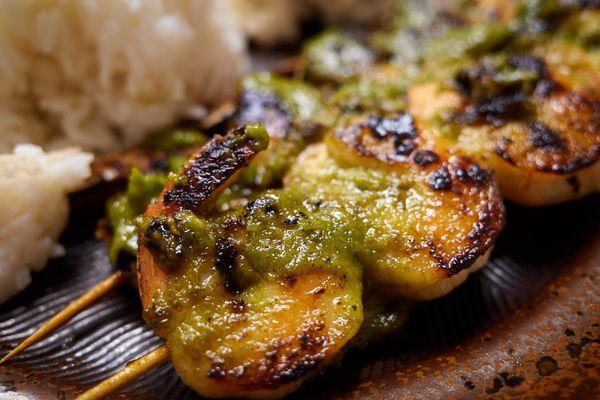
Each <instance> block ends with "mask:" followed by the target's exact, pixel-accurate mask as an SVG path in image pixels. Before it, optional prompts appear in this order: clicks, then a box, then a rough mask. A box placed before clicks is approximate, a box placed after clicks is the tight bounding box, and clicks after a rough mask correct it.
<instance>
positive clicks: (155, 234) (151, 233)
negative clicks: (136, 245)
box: [140, 217, 186, 272]
mask: <svg viewBox="0 0 600 400" xmlns="http://www.w3.org/2000/svg"><path fill="white" fill-rule="evenodd" d="M140 241H141V243H142V244H143V245H144V246H146V247H147V248H148V250H150V252H151V253H152V255H153V256H154V257H155V258H156V259H157V261H158V264H159V266H160V267H161V268H162V269H163V270H165V271H167V272H169V271H172V270H174V269H176V268H178V267H179V266H181V264H182V263H183V262H184V260H185V257H186V251H185V249H186V245H185V243H184V238H183V237H182V236H181V235H180V233H179V232H178V230H177V228H176V226H175V222H174V220H173V218H162V217H161V218H159V217H155V218H152V219H150V221H149V222H148V224H147V225H146V226H145V227H144V229H142V231H141V237H140Z"/></svg>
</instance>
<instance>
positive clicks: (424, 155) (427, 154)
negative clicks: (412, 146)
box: [412, 150, 440, 167]
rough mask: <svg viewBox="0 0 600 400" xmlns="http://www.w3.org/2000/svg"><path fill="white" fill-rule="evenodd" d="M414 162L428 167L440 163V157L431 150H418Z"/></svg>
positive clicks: (414, 154) (414, 155)
mask: <svg viewBox="0 0 600 400" xmlns="http://www.w3.org/2000/svg"><path fill="white" fill-rule="evenodd" d="M412 157H413V161H414V162H415V164H417V165H420V166H422V167H426V166H428V165H431V164H435V163H437V162H439V161H440V158H439V157H438V155H437V154H436V153H435V152H433V151H431V150H417V151H415V152H414V153H413V156H412Z"/></svg>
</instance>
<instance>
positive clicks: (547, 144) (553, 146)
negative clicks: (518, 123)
mask: <svg viewBox="0 0 600 400" xmlns="http://www.w3.org/2000/svg"><path fill="white" fill-rule="evenodd" d="M528 134H529V141H530V142H531V144H532V145H533V146H534V147H537V148H538V149H540V150H542V151H545V152H556V151H562V152H564V151H566V150H567V148H566V146H565V141H564V139H562V138H561V137H560V136H559V135H558V133H556V132H555V131H553V130H551V129H550V128H549V127H548V126H546V125H545V124H543V123H541V122H532V123H531V124H529V131H528Z"/></svg>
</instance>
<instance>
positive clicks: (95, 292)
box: [0, 271, 129, 365]
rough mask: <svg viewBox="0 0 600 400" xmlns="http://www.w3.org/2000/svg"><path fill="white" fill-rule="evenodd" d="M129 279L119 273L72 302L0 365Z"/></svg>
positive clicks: (1, 361) (24, 341)
mask: <svg viewBox="0 0 600 400" xmlns="http://www.w3.org/2000/svg"><path fill="white" fill-rule="evenodd" d="M128 279H129V273H127V272H123V271H117V272H115V273H114V274H112V275H111V276H109V277H108V278H106V279H105V280H103V281H102V282H100V283H99V284H97V285H96V286H94V287H93V288H92V289H90V290H88V291H87V292H86V293H85V294H84V295H83V296H81V297H79V298H78V299H76V300H74V301H73V302H71V303H70V304H69V305H68V306H67V307H65V308H64V309H63V310H61V311H60V312H59V313H58V314H56V315H55V316H54V317H52V318H50V319H49V320H48V321H47V322H46V323H45V324H44V325H42V326H41V327H40V328H39V329H38V330H36V331H35V332H34V333H33V334H32V335H31V336H29V337H28V338H26V339H25V340H23V341H22V342H21V343H19V345H18V346H17V347H15V348H14V349H12V350H11V351H10V352H9V353H8V354H7V355H5V356H4V357H3V358H2V359H1V360H0V365H1V364H3V363H5V362H6V361H8V360H9V359H11V358H12V357H14V356H16V355H17V354H19V353H20V352H22V351H23V350H25V349H26V348H28V347H30V346H31V345H33V344H35V343H37V342H39V341H40V340H42V339H43V338H44V337H46V336H47V335H49V334H50V333H52V332H54V331H55V330H56V329H58V328H60V327H61V326H62V325H64V324H66V323H67V322H68V321H69V320H71V318H73V317H74V316H76V315H77V314H78V313H80V312H81V311H82V310H83V309H85V308H86V307H88V306H89V305H91V304H92V303H94V302H95V301H96V300H98V299H99V298H100V297H102V296H104V295H105V294H106V293H108V292H109V291H111V290H112V289H115V288H117V287H119V286H121V285H122V284H123V283H125V282H127V280H128Z"/></svg>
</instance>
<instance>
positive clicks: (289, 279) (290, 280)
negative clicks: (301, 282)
mask: <svg viewBox="0 0 600 400" xmlns="http://www.w3.org/2000/svg"><path fill="white" fill-rule="evenodd" d="M284 280H285V283H286V284H287V285H288V286H289V287H293V286H294V285H295V284H296V282H297V281H298V279H297V278H296V277H295V276H286V277H285V278H284Z"/></svg>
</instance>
